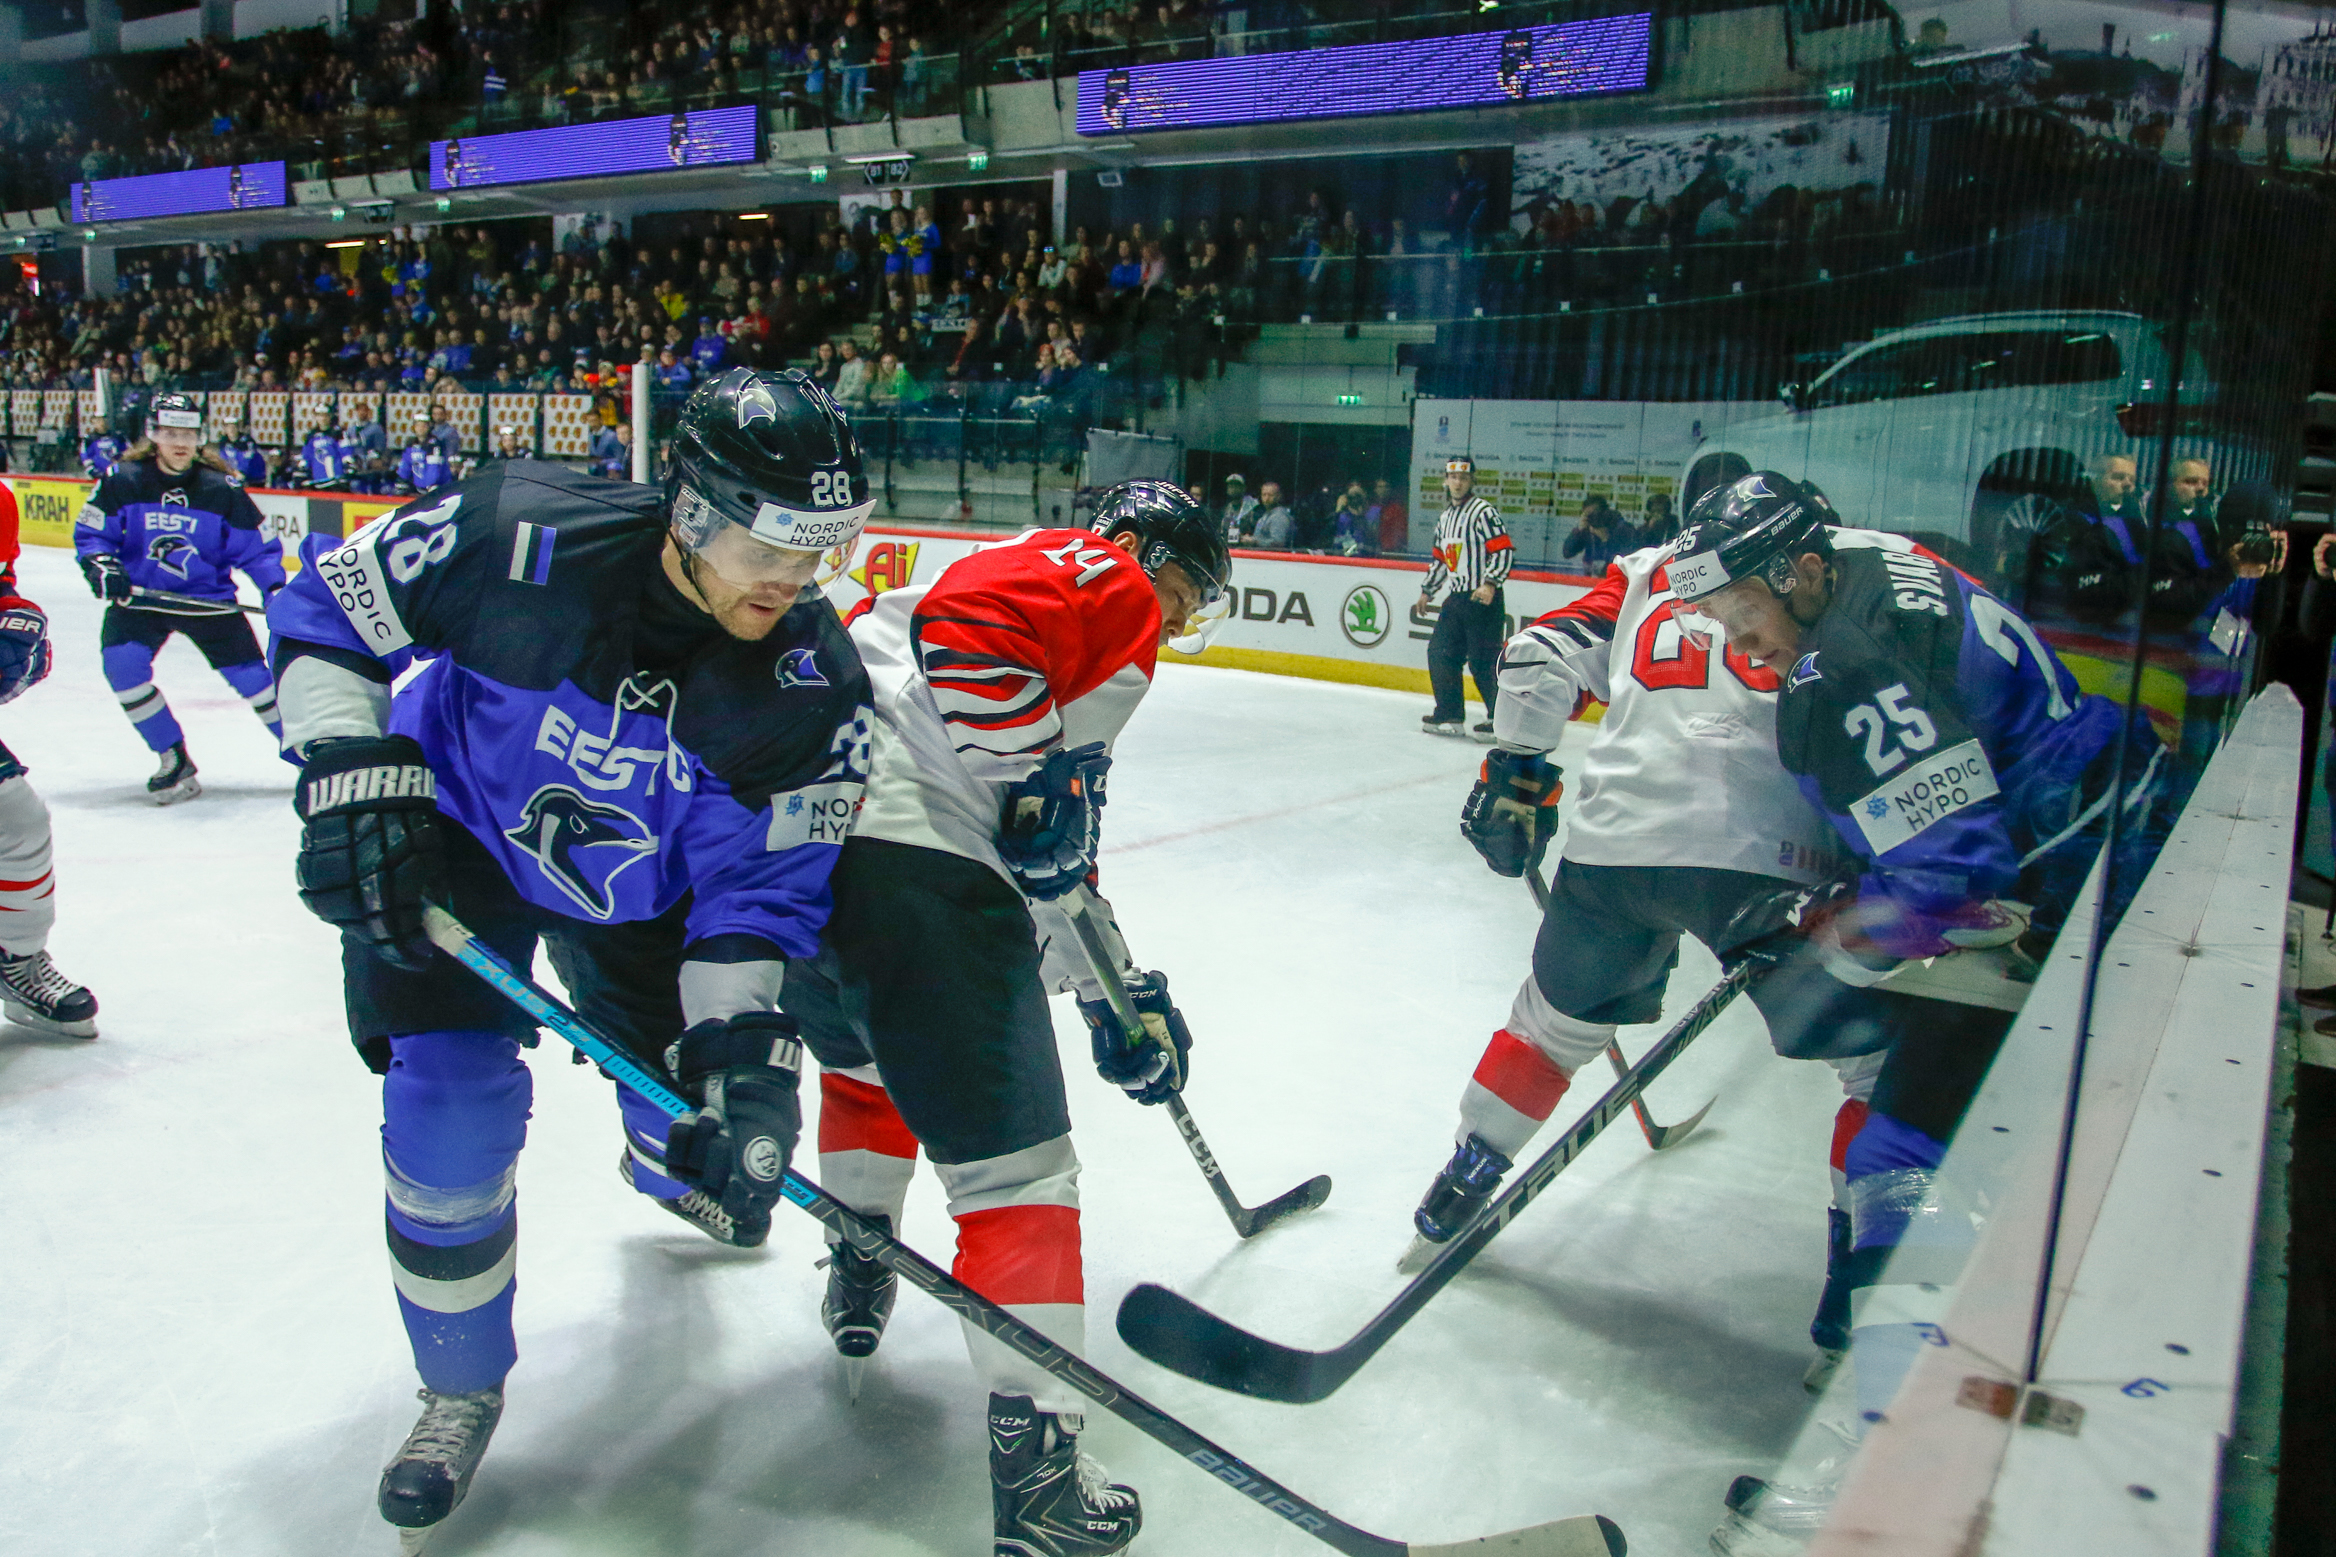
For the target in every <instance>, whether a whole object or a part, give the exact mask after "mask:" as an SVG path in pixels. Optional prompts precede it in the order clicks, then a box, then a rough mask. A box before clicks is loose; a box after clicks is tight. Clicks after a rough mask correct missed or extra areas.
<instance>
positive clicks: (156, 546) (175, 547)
mask: <svg viewBox="0 0 2336 1557" xmlns="http://www.w3.org/2000/svg"><path fill="white" fill-rule="evenodd" d="M146 557H147V560H148V561H150V562H152V563H153V564H154V565H155V566H156V567H158V568H160V569H161V570H162V571H163V572H165V573H168V574H170V575H171V576H172V577H173V578H177V579H181V580H184V579H185V578H186V576H187V564H188V563H189V562H191V561H193V560H194V557H195V548H194V546H193V544H192V543H191V542H189V541H188V540H187V539H186V538H185V537H184V536H178V535H157V536H155V537H154V538H153V539H152V540H150V541H148V542H147V543H146Z"/></svg>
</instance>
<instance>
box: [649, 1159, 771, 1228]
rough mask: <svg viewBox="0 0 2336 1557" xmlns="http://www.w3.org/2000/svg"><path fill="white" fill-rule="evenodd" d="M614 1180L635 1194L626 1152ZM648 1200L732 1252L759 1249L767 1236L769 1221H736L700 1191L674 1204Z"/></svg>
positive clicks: (687, 1195)
mask: <svg viewBox="0 0 2336 1557" xmlns="http://www.w3.org/2000/svg"><path fill="white" fill-rule="evenodd" d="M616 1171H617V1176H618V1177H619V1178H621V1179H623V1180H624V1181H625V1188H627V1189H631V1190H638V1189H639V1187H640V1186H639V1185H637V1184H635V1183H634V1182H633V1154H632V1152H631V1151H630V1150H629V1149H628V1150H626V1151H625V1152H624V1154H623V1155H621V1156H619V1157H618V1158H617V1160H616ZM649 1198H650V1199H651V1200H654V1201H656V1202H657V1204H659V1205H661V1206H663V1207H664V1208H665V1209H666V1210H668V1211H670V1212H672V1213H673V1214H674V1215H675V1216H678V1217H680V1218H681V1219H682V1220H683V1221H685V1222H687V1223H689V1225H690V1226H692V1227H694V1228H696V1229H697V1230H698V1231H699V1232H701V1233H704V1234H705V1235H706V1236H707V1237H708V1238H711V1239H713V1240H714V1242H716V1243H726V1244H729V1245H730V1246H731V1247H732V1248H735V1249H759V1248H761V1247H762V1243H763V1240H764V1239H766V1238H768V1237H769V1236H770V1235H771V1219H770V1218H769V1217H767V1216H758V1217H755V1218H752V1219H751V1220H748V1221H743V1222H742V1221H740V1220H739V1219H738V1218H736V1217H733V1216H732V1215H731V1214H730V1213H729V1212H727V1211H725V1210H723V1209H722V1202H720V1201H719V1200H716V1199H715V1198H714V1197H713V1196H711V1195H709V1194H707V1193H706V1192H705V1191H704V1190H702V1189H693V1190H691V1191H690V1192H689V1193H688V1194H686V1195H683V1196H682V1197H681V1198H679V1199H678V1200H667V1199H664V1198H663V1197H661V1196H657V1195H651V1196H650V1197H649Z"/></svg>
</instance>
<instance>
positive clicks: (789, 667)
mask: <svg viewBox="0 0 2336 1557" xmlns="http://www.w3.org/2000/svg"><path fill="white" fill-rule="evenodd" d="M778 677H779V685H780V686H782V687H824V686H830V685H833V683H831V682H830V681H829V680H828V679H827V678H826V677H825V676H823V675H821V674H820V673H819V661H818V659H817V658H816V657H815V656H814V655H813V654H812V651H811V650H809V649H789V650H788V651H787V652H786V653H784V654H782V655H780V656H779V663H778Z"/></svg>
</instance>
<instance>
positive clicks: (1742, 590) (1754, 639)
mask: <svg viewBox="0 0 2336 1557" xmlns="http://www.w3.org/2000/svg"><path fill="white" fill-rule="evenodd" d="M1793 573H1794V583H1793V592H1792V593H1791V594H1789V595H1780V594H1778V593H1777V592H1776V591H1775V590H1773V589H1771V588H1770V587H1769V585H1768V581H1767V580H1766V579H1758V578H1742V579H1738V580H1736V582H1734V583H1733V584H1730V585H1729V586H1728V587H1727V588H1725V589H1722V590H1719V591H1717V592H1716V593H1714V594H1710V595H1706V596H1705V597H1704V598H1703V599H1701V600H1698V601H1697V602H1695V604H1694V606H1693V607H1692V608H1690V609H1691V610H1692V611H1693V612H1694V613H1697V614H1700V615H1702V616H1704V617H1707V618H1709V619H1710V620H1711V621H1713V622H1716V623H1718V624H1719V626H1720V629H1721V630H1722V631H1723V632H1725V633H1726V634H1727V638H1728V643H1729V644H1730V645H1731V646H1732V647H1734V648H1737V649H1740V650H1742V651H1743V653H1744V655H1745V656H1746V657H1747V658H1748V659H1750V660H1751V661H1752V663H1754V664H1755V665H1766V666H1769V667H1770V668H1772V669H1776V668H1781V667H1782V666H1784V665H1789V664H1790V663H1791V662H1792V660H1793V657H1794V656H1795V655H1797V654H1798V653H1799V652H1800V647H1801V630H1802V629H1803V628H1804V627H1806V626H1807V625H1808V624H1810V623H1811V622H1814V621H1815V620H1816V619H1817V617H1818V616H1819V615H1820V614H1821V613H1822V612H1823V611H1824V609H1825V600H1824V590H1825V582H1824V581H1825V559H1824V558H1822V557H1819V556H1817V555H1815V554H1814V553H1810V554H1808V555H1805V556H1802V557H1800V558H1798V559H1797V560H1796V561H1795V562H1794V564H1793ZM1683 625H1684V624H1683ZM1689 630H1690V632H1692V630H1693V629H1692V627H1690V629H1689Z"/></svg>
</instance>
